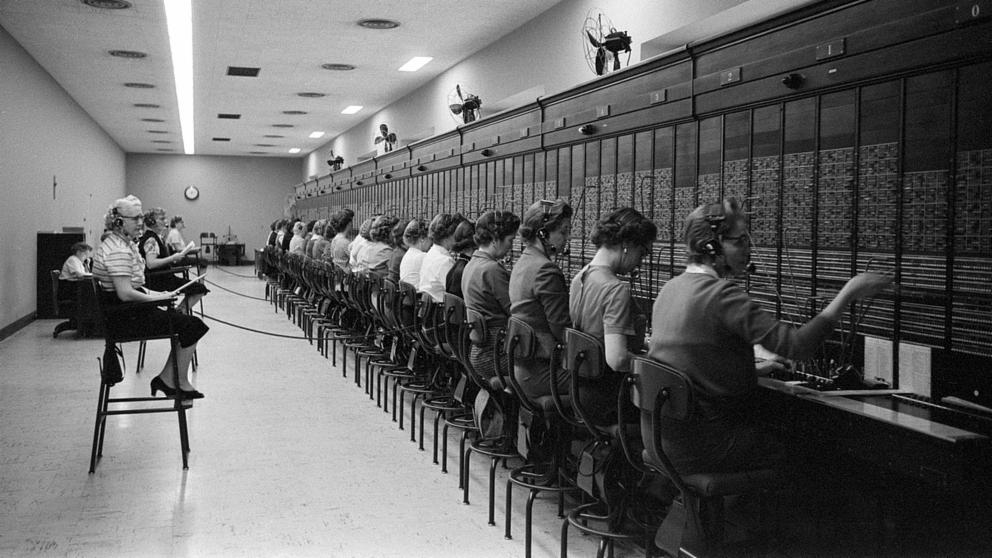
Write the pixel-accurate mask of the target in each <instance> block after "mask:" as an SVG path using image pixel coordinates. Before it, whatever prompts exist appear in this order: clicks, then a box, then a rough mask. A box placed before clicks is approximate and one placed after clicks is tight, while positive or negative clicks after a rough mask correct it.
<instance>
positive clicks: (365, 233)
mask: <svg viewBox="0 0 992 558" xmlns="http://www.w3.org/2000/svg"><path fill="white" fill-rule="evenodd" d="M353 217H354V214H353V213H352V212H351V210H348V209H343V210H340V211H338V212H336V213H335V214H334V215H333V216H332V217H331V219H329V220H328V221H327V222H326V223H323V224H321V223H320V222H318V223H317V224H316V226H315V230H318V231H320V233H318V234H320V235H321V239H320V240H317V241H316V242H315V243H314V244H312V245H311V248H312V250H311V251H310V255H311V257H320V258H324V259H327V260H329V261H333V262H334V263H335V264H336V265H338V266H339V267H342V268H344V269H350V270H352V271H364V270H370V271H373V272H376V273H380V274H382V275H384V276H387V277H389V278H391V279H393V280H394V281H398V282H406V283H409V284H411V285H414V286H415V287H417V290H418V291H420V292H422V293H426V294H428V295H430V296H431V297H432V298H433V299H434V300H436V301H438V302H442V301H443V296H444V293H445V292H448V293H452V294H456V295H458V296H461V297H462V298H463V299H464V301H465V305H466V307H467V308H469V309H472V310H475V311H476V312H478V313H480V314H481V315H482V316H483V317H484V318H485V322H486V326H487V327H486V329H485V334H481V335H480V334H474V335H473V339H472V342H473V346H472V349H471V354H470V359H471V362H472V364H473V365H474V366H475V368H476V370H477V371H478V372H479V373H480V374H482V375H484V376H492V375H493V374H494V371H495V369H496V364H497V363H496V362H495V361H496V359H497V358H499V359H505V358H506V356H505V354H504V353H503V351H501V350H497V349H498V347H496V339H497V334H498V332H499V331H500V330H502V329H504V328H506V326H507V323H508V320H509V318H510V317H514V318H519V319H520V320H522V321H523V322H525V323H527V324H528V325H530V326H531V327H532V328H533V330H534V331H535V334H536V336H537V341H538V343H537V349H536V351H535V355H534V358H531V359H527V360H525V361H520V360H517V361H515V363H514V370H513V374H514V378H515V379H516V380H517V383H518V384H519V386H520V387H521V389H522V391H523V393H524V395H525V396H526V397H528V398H529V399H531V400H537V399H539V398H542V397H545V396H548V395H550V394H551V393H552V390H553V386H552V385H551V371H550V368H549V364H550V359H551V356H552V350H553V349H554V347H555V346H556V345H558V344H560V343H563V342H564V337H565V329H566V328H569V327H572V328H575V329H578V330H580V331H582V332H584V333H586V334H589V335H591V336H593V337H594V338H596V339H597V340H599V342H600V343H601V345H602V347H603V349H604V356H605V361H606V362H605V364H606V366H607V367H608V369H607V370H606V372H605V374H603V375H602V377H601V379H599V380H595V381H594V380H582V381H580V382H579V393H578V394H569V391H570V384H569V383H568V377H567V375H564V374H562V375H558V381H557V385H556V386H554V387H556V388H557V391H558V393H559V394H562V395H565V394H569V395H571V396H572V397H573V398H578V400H579V401H580V402H581V404H582V406H583V407H584V408H586V409H588V410H590V411H591V420H593V421H594V422H597V423H601V424H613V423H616V422H617V418H618V417H617V416H616V412H617V410H616V401H617V392H618V389H619V387H620V381H621V378H622V375H621V373H623V372H627V371H629V370H630V367H631V359H632V357H633V356H634V355H636V354H643V353H647V355H648V356H649V357H650V358H653V359H656V360H659V361H661V362H665V363H667V364H669V365H672V366H674V367H676V368H677V369H679V370H681V371H683V373H684V374H685V375H686V376H687V377H688V378H689V380H690V382H691V383H692V384H693V388H694V390H695V394H696V398H695V402H696V403H695V406H696V408H695V409H693V412H692V413H691V416H690V418H689V419H687V420H684V421H678V423H672V424H664V428H663V431H664V437H663V446H664V447H665V449H666V451H667V452H668V453H669V454H670V456H671V457H672V459H673V461H674V462H675V465H676V467H677V468H678V469H679V470H680V472H682V473H683V474H690V473H693V472H702V471H706V472H731V471H736V470H745V469H749V468H755V467H772V468H773V467H776V466H778V465H780V464H781V461H782V459H783V456H784V452H783V450H782V448H781V447H780V446H779V445H778V444H777V442H776V441H775V440H774V439H773V438H772V437H771V436H769V435H767V434H766V433H765V432H764V431H763V430H762V429H761V428H760V427H758V426H757V425H756V424H755V421H754V417H753V416H752V414H753V408H752V404H751V401H752V397H753V395H754V391H755V389H756V387H757V377H758V375H760V374H764V373H768V372H770V371H772V370H775V369H781V368H783V367H784V366H785V365H786V363H787V362H788V360H789V359H803V358H806V357H808V356H810V355H811V354H812V352H813V351H814V350H816V348H817V347H819V346H820V344H821V343H822V342H823V341H824V340H825V339H826V338H827V337H828V336H829V335H830V334H831V332H832V331H833V329H834V327H835V326H836V324H837V323H838V322H839V320H840V318H841V317H842V316H843V313H844V311H845V310H846V309H847V308H848V307H849V306H850V305H851V304H852V303H853V302H855V301H857V300H859V299H861V298H863V297H868V296H872V295H874V294H876V293H878V292H880V291H881V290H882V289H884V288H886V287H887V286H888V285H889V284H890V283H891V280H892V278H891V276H889V275H882V274H875V273H865V274H861V275H858V276H856V277H854V278H852V279H851V280H850V281H848V282H847V283H846V284H845V286H844V287H843V288H842V289H841V290H840V292H839V293H838V294H837V296H836V297H835V299H834V300H833V301H832V302H831V303H830V304H829V305H827V306H826V307H825V308H824V310H823V311H822V312H821V313H820V314H819V315H817V316H816V317H815V318H814V319H813V320H811V321H810V322H809V323H807V324H806V325H804V326H802V327H795V326H793V325H791V324H787V323H782V322H779V321H778V320H777V319H776V318H775V316H774V315H773V314H771V313H769V312H767V311H766V310H764V309H763V308H762V307H760V306H759V305H758V304H757V303H756V302H755V301H753V300H752V299H751V298H750V297H749V296H748V294H747V293H746V291H744V290H743V289H742V288H741V287H740V286H739V285H738V284H737V283H735V282H734V281H733V280H732V279H734V278H736V277H740V276H743V275H744V274H745V272H746V269H747V266H748V263H749V261H750V248H751V245H750V236H749V234H748V232H747V216H746V215H745V213H744V212H743V211H742V210H741V208H740V206H739V205H738V204H737V202H736V201H735V200H733V199H728V200H723V201H721V202H717V203H713V204H707V205H702V206H700V207H698V208H696V209H695V210H694V211H693V212H692V213H690V214H689V215H688V216H687V217H686V220H685V228H684V241H685V248H686V254H687V262H686V264H687V265H686V269H685V272H684V273H682V274H681V275H679V276H677V277H675V278H673V279H672V280H670V281H668V283H667V284H666V285H665V287H664V288H663V289H662V290H661V291H660V292H659V293H658V296H657V299H656V300H655V303H654V306H653V309H652V312H651V316H650V325H651V331H652V337H651V339H650V340H649V341H648V343H647V344H645V326H646V325H647V324H648V316H644V315H641V314H639V313H638V312H637V310H636V308H635V305H634V302H633V299H632V296H631V288H630V284H629V282H628V281H625V280H624V279H622V278H623V277H625V276H629V275H630V274H631V273H632V272H633V271H634V270H635V269H637V268H638V267H639V266H640V264H641V262H642V261H643V259H644V258H645V257H646V256H648V255H649V254H650V252H651V247H652V245H653V243H654V241H655V239H656V237H657V227H656V226H655V224H654V223H653V222H652V221H651V220H650V219H648V218H646V217H645V216H643V215H642V214H641V213H639V212H638V211H637V210H635V209H633V208H629V207H628V208H621V209H618V210H616V211H613V212H612V213H610V214H608V215H606V216H605V217H603V218H602V219H601V220H600V221H599V222H598V223H597V224H596V226H595V228H594V230H593V232H592V235H591V238H590V239H589V240H590V241H591V243H592V244H593V245H594V246H595V247H596V252H595V255H594V256H593V258H592V259H591V260H590V261H589V263H588V264H587V265H586V266H585V267H584V268H582V269H581V270H580V271H579V272H578V273H577V274H576V275H575V276H574V277H573V278H572V280H571V284H570V285H569V284H568V282H566V279H565V275H564V273H563V272H562V270H561V268H560V267H559V264H558V258H559V257H560V255H561V254H562V251H563V249H564V247H565V245H566V243H567V242H568V239H569V233H570V229H571V217H572V209H571V207H570V206H569V205H568V204H567V203H566V202H564V201H562V200H557V201H549V200H541V201H539V202H536V203H534V204H533V205H531V206H530V207H528V208H527V210H526V211H525V212H524V214H523V216H522V217H518V216H516V215H514V214H512V213H510V212H505V211H501V212H492V211H490V212H486V213H484V214H483V215H481V216H480V217H479V219H478V220H477V221H476V222H475V223H472V222H470V221H468V220H467V219H465V218H463V217H462V216H461V215H458V214H455V215H450V214H440V215H437V216H435V217H434V218H433V219H432V220H431V222H430V224H427V223H425V222H424V221H422V220H420V219H413V220H410V221H404V222H401V221H400V220H398V219H396V218H395V217H389V216H378V217H375V218H371V219H367V220H366V221H365V222H364V223H363V224H362V226H361V227H360V231H359V235H358V236H357V237H356V238H355V239H354V240H350V235H351V230H352V227H351V223H352V220H353ZM321 225H323V227H324V228H323V229H320V228H319V227H320V226H321ZM330 231H333V232H334V236H333V237H331V238H330V240H327V239H326V238H325V236H324V235H327V236H329V235H330ZM518 235H519V238H520V239H521V240H522V242H523V250H522V252H521V253H520V255H519V257H518V258H517V260H516V262H515V263H514V265H513V269H512V272H510V271H509V270H507V269H506V267H504V265H503V264H502V263H501V262H502V260H503V258H504V257H505V256H506V255H507V254H508V253H509V252H510V250H511V249H512V247H513V244H514V241H515V239H516V238H517V236H518ZM322 241H323V243H324V244H325V246H324V247H323V248H319V247H320V246H321V242H322ZM756 345H761V346H762V347H764V348H765V349H767V350H768V351H771V352H772V353H774V354H775V355H780V356H777V357H776V358H773V359H768V360H764V361H762V362H759V363H757V364H756V360H755V358H754V354H755V353H754V351H755V346H756ZM500 364H501V365H502V368H501V369H502V370H506V366H507V363H506V362H505V360H504V361H503V362H501V363H500ZM626 418H634V417H626ZM634 422H635V423H636V418H634Z"/></svg>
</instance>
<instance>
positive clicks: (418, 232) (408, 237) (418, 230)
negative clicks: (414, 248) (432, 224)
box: [403, 219, 427, 244]
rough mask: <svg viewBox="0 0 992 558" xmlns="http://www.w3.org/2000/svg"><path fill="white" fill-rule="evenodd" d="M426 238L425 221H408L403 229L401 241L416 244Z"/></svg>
mask: <svg viewBox="0 0 992 558" xmlns="http://www.w3.org/2000/svg"><path fill="white" fill-rule="evenodd" d="M426 236H427V221H424V220H423V219H410V222H409V223H407V224H406V227H404V228H403V240H405V241H406V242H407V243H408V244H416V243H418V242H420V240H421V239H422V238H424V237H426Z"/></svg>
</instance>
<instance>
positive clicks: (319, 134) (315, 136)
mask: <svg viewBox="0 0 992 558" xmlns="http://www.w3.org/2000/svg"><path fill="white" fill-rule="evenodd" d="M326 133H327V132H319V131H318V132H310V139H318V138H322V137H324V134H326Z"/></svg>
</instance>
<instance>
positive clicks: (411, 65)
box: [400, 56, 434, 72]
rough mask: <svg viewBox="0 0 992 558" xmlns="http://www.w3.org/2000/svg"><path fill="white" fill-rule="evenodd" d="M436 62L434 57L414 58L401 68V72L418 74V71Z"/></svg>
mask: <svg viewBox="0 0 992 558" xmlns="http://www.w3.org/2000/svg"><path fill="white" fill-rule="evenodd" d="M431 60H434V57H432V56H414V57H413V58H411V59H410V61H409V62H407V63H406V64H403V65H402V66H400V71H401V72H416V71H417V70H419V69H421V68H423V67H424V65H425V64H427V63H428V62H430V61H431Z"/></svg>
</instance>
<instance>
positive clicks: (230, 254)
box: [217, 243, 245, 265]
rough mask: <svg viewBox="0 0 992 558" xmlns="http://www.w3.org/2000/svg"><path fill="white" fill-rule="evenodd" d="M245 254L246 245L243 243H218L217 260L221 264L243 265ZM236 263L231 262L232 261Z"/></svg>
mask: <svg viewBox="0 0 992 558" xmlns="http://www.w3.org/2000/svg"><path fill="white" fill-rule="evenodd" d="M244 255H245V245H244V244H243V243H228V244H218V245H217V260H218V261H219V262H220V264H221V265H241V258H243V257H244ZM232 261H233V262H234V263H231V262H232Z"/></svg>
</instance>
